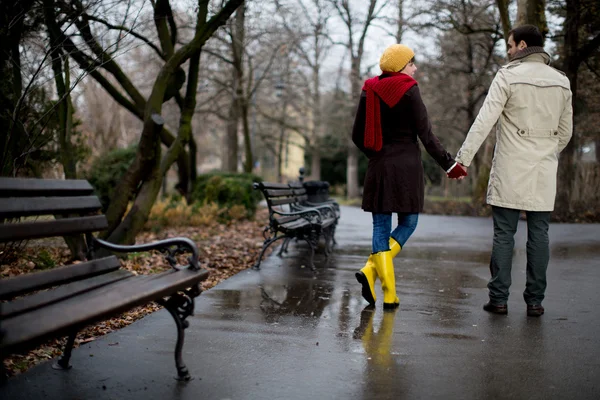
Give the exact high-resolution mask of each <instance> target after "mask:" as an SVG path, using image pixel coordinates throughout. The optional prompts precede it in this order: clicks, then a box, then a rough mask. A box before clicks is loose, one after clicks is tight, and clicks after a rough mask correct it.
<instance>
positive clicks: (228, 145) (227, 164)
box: [222, 88, 240, 172]
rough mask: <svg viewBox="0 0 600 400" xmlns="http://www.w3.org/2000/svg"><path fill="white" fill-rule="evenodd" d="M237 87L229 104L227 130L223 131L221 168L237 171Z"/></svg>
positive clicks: (238, 113) (238, 112) (238, 118)
mask: <svg viewBox="0 0 600 400" xmlns="http://www.w3.org/2000/svg"><path fill="white" fill-rule="evenodd" d="M237 94H238V92H237V88H234V94H233V95H232V98H231V104H230V106H229V114H228V121H227V131H226V133H225V138H224V143H223V150H222V152H223V153H222V157H223V165H222V169H223V170H224V171H228V172H237V164H238V125H239V122H240V107H239V102H238V99H237V98H236V97H237Z"/></svg>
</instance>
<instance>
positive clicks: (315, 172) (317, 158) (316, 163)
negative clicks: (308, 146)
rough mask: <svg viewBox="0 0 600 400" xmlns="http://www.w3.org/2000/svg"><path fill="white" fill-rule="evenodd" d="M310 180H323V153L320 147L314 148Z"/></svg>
mask: <svg viewBox="0 0 600 400" xmlns="http://www.w3.org/2000/svg"><path fill="white" fill-rule="evenodd" d="M310 154H311V162H310V179H311V180H313V181H320V180H321V152H320V150H319V146H318V145H317V146H313V147H312V151H311V153H310Z"/></svg>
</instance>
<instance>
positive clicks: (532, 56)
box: [510, 46, 550, 65]
mask: <svg viewBox="0 0 600 400" xmlns="http://www.w3.org/2000/svg"><path fill="white" fill-rule="evenodd" d="M515 60H521V61H535V62H543V63H544V64H546V65H550V55H549V54H548V53H546V52H545V51H544V48H543V47H541V46H531V47H525V48H524V49H523V50H520V51H518V52H517V53H516V54H515V55H514V56H513V57H511V59H510V61H511V62H513V61H515Z"/></svg>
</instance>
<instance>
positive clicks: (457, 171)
mask: <svg viewBox="0 0 600 400" xmlns="http://www.w3.org/2000/svg"><path fill="white" fill-rule="evenodd" d="M447 175H448V178H450V179H458V180H459V181H460V180H462V179H464V178H465V176H467V168H466V167H465V166H464V165H462V164H459V163H456V164H455V165H454V166H453V167H452V168H451V169H450V170H449V171H448V173H447Z"/></svg>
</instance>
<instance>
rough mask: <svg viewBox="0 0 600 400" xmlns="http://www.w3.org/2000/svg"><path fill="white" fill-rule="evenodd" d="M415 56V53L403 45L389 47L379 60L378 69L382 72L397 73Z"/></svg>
mask: <svg viewBox="0 0 600 400" xmlns="http://www.w3.org/2000/svg"><path fill="white" fill-rule="evenodd" d="M414 56H415V52H414V51H412V49H411V48H410V47H408V46H405V45H403V44H393V45H391V46H389V47H388V48H387V49H385V51H384V52H383V54H382V55H381V58H380V59H379V67H380V68H381V71H383V72H399V71H402V70H403V69H404V67H406V65H407V64H408V63H409V61H410V60H412V58H413V57H414Z"/></svg>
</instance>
